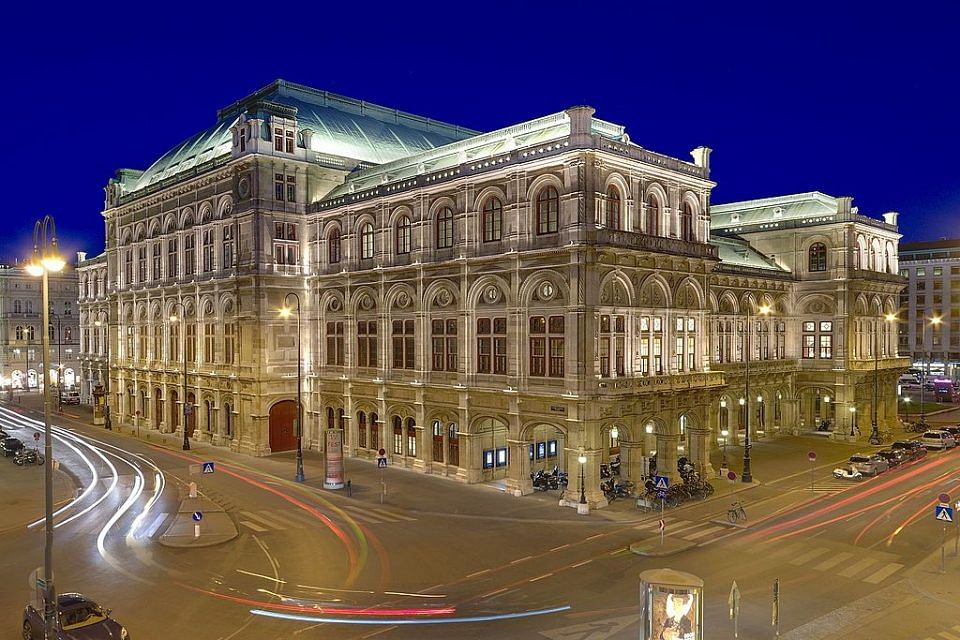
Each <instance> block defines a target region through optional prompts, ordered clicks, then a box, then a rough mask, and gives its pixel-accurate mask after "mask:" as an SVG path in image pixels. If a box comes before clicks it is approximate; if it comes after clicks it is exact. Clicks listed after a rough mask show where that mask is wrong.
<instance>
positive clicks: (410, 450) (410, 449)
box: [407, 418, 417, 458]
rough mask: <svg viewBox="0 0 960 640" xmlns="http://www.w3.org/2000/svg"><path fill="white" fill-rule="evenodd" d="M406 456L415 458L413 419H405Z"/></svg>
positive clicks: (415, 436) (415, 439)
mask: <svg viewBox="0 0 960 640" xmlns="http://www.w3.org/2000/svg"><path fill="white" fill-rule="evenodd" d="M407 455H408V456H410V457H411V458H416V457H417V423H416V422H415V421H414V419H413V418H407Z"/></svg>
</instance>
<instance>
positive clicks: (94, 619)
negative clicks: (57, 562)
mask: <svg viewBox="0 0 960 640" xmlns="http://www.w3.org/2000/svg"><path fill="white" fill-rule="evenodd" d="M57 605H58V612H59V614H60V615H59V616H58V618H59V619H58V620H57V629H56V634H55V636H54V637H55V638H56V640H130V635H129V634H128V633H127V630H126V629H125V628H124V627H123V625H122V624H120V623H119V622H117V621H116V620H114V619H113V618H111V617H110V610H109V609H102V608H101V607H100V605H98V604H97V603H96V602H94V601H93V600H90V599H88V598H87V597H86V596H83V595H81V594H79V593H61V594H60V595H58V596H57ZM23 638H24V640H33V639H37V640H39V639H40V638H43V612H42V611H37V609H36V608H35V607H34V606H33V605H29V604H28V605H27V607H26V608H25V609H24V610H23Z"/></svg>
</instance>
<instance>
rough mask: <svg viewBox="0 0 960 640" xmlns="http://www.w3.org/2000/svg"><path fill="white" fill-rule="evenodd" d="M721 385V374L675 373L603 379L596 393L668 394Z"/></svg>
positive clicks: (704, 372)
mask: <svg viewBox="0 0 960 640" xmlns="http://www.w3.org/2000/svg"><path fill="white" fill-rule="evenodd" d="M722 385H723V373H722V372H720V371H697V372H694V373H675V374H664V375H659V376H639V377H629V378H604V379H601V380H599V381H598V384H597V392H598V393H599V394H601V395H618V394H623V393H637V392H639V393H669V392H679V391H687V390H690V389H705V388H708V387H719V386H722Z"/></svg>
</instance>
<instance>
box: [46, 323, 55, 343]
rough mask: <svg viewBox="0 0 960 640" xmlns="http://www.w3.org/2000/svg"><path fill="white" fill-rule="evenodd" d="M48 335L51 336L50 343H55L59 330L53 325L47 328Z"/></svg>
mask: <svg viewBox="0 0 960 640" xmlns="http://www.w3.org/2000/svg"><path fill="white" fill-rule="evenodd" d="M47 335H49V336H50V342H55V341H56V339H57V328H56V327H55V326H53V325H52V324H51V325H49V326H48V327H47Z"/></svg>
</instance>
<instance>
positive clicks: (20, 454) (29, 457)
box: [13, 448, 46, 467]
mask: <svg viewBox="0 0 960 640" xmlns="http://www.w3.org/2000/svg"><path fill="white" fill-rule="evenodd" d="M13 462H14V463H15V464H16V465H17V466H18V467H22V466H23V465H25V464H37V465H40V464H43V463H44V462H46V460H45V458H44V457H43V454H42V453H40V452H39V451H37V450H36V449H27V448H23V449H20V450H19V451H17V453H16V454H15V455H14V456H13Z"/></svg>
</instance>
